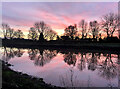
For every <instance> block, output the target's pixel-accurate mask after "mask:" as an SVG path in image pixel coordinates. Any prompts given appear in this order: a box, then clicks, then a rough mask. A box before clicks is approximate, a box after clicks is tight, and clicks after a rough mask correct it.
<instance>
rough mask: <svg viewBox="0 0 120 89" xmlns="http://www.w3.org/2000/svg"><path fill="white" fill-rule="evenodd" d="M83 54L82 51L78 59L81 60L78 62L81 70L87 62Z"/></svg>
mask: <svg viewBox="0 0 120 89" xmlns="http://www.w3.org/2000/svg"><path fill="white" fill-rule="evenodd" d="M83 56H84V54H83V53H81V55H80V58H79V59H78V60H79V62H78V64H77V67H78V69H79V70H80V71H82V70H83V69H84V68H85V63H86V61H85V58H84V57H83Z"/></svg>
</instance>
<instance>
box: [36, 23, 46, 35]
mask: <svg viewBox="0 0 120 89" xmlns="http://www.w3.org/2000/svg"><path fill="white" fill-rule="evenodd" d="M34 27H35V29H36V30H37V31H38V33H39V37H40V33H43V35H44V32H45V30H46V29H48V26H47V25H46V24H45V23H44V22H43V21H40V22H36V23H35V24H34Z"/></svg>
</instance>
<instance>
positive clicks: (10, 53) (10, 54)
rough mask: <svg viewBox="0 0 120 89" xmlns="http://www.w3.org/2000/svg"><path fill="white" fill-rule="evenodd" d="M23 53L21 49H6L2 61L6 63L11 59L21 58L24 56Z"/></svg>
mask: <svg viewBox="0 0 120 89" xmlns="http://www.w3.org/2000/svg"><path fill="white" fill-rule="evenodd" d="M23 53H24V51H22V50H21V49H14V48H6V47H4V53H3V55H2V59H3V60H4V61H9V60H10V59H11V58H14V57H15V56H17V57H21V56H22V55H23Z"/></svg>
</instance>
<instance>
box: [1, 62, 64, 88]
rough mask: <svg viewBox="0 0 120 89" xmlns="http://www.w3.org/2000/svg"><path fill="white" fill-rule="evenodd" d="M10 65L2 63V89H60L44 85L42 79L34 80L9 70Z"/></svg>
mask: <svg viewBox="0 0 120 89" xmlns="http://www.w3.org/2000/svg"><path fill="white" fill-rule="evenodd" d="M9 66H11V65H10V64H8V63H6V62H3V61H2V71H3V72H2V89H62V88H59V87H55V86H52V85H49V84H46V83H45V82H44V81H43V79H42V78H39V79H38V78H35V77H32V76H29V75H27V74H22V73H21V72H15V71H13V70H11V69H10V68H9Z"/></svg>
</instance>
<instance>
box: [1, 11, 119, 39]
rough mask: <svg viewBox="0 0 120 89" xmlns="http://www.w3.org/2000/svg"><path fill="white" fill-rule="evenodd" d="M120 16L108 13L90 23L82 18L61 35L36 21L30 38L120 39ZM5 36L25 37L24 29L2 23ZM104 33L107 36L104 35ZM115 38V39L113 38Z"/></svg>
mask: <svg viewBox="0 0 120 89" xmlns="http://www.w3.org/2000/svg"><path fill="white" fill-rule="evenodd" d="M119 24H120V21H119V17H118V15H117V14H114V13H108V14H106V15H104V16H102V18H101V22H98V21H96V20H94V21H90V22H89V23H88V22H87V21H85V20H84V19H82V20H81V21H80V22H79V24H78V25H77V24H75V25H70V26H68V27H66V28H65V29H64V34H63V35H62V36H61V37H60V36H58V35H57V33H56V32H55V31H54V30H52V28H51V27H50V26H49V25H47V24H46V23H45V22H44V21H40V22H36V23H35V24H34V25H33V27H31V28H30V29H29V34H28V35H27V36H28V39H31V40H80V39H82V40H84V39H91V40H92V41H100V40H103V39H106V40H108V39H113V38H115V39H118V38H119V39H120V30H119V29H118V28H119ZM2 31H3V36H4V38H5V39H13V38H18V39H20V38H24V36H25V35H24V34H23V32H22V30H20V29H18V30H17V31H15V30H14V29H12V28H11V27H10V26H9V25H8V24H5V23H3V24H2ZM115 31H118V38H117V37H113V34H114V32H115ZM103 33H104V34H105V35H106V36H103ZM113 40H114V39H113Z"/></svg>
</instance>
